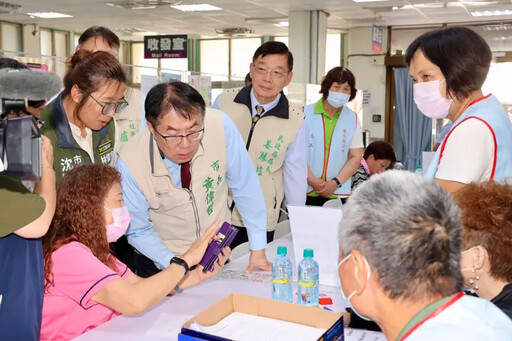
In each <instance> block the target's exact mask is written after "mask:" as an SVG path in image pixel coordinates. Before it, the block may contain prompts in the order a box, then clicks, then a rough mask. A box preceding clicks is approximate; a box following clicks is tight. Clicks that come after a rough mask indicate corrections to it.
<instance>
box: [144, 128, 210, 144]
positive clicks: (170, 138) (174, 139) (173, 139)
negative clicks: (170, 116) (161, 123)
mask: <svg viewBox="0 0 512 341" xmlns="http://www.w3.org/2000/svg"><path fill="white" fill-rule="evenodd" d="M154 130H155V132H156V133H157V134H158V135H160V137H162V138H163V139H164V140H165V142H166V143H167V144H171V145H175V144H180V143H181V141H182V140H183V138H186V139H187V140H189V141H190V142H192V141H197V140H200V139H202V138H203V135H204V128H203V129H201V130H199V131H196V132H193V133H190V134H187V135H167V136H165V135H162V134H160V133H159V132H158V131H157V130H156V128H154Z"/></svg>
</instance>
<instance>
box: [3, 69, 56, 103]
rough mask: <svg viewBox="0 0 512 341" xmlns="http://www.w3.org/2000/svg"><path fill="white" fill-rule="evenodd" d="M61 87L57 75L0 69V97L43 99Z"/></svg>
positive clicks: (9, 98)
mask: <svg viewBox="0 0 512 341" xmlns="http://www.w3.org/2000/svg"><path fill="white" fill-rule="evenodd" d="M61 89H62V81H61V79H60V77H59V76H57V75H55V74H53V73H48V72H42V71H34V70H14V69H1V70H0V98H2V99H8V100H26V101H43V100H48V99H50V98H52V97H53V96H55V95H56V94H58V93H59V92H60V91H61Z"/></svg>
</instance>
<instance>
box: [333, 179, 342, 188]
mask: <svg viewBox="0 0 512 341" xmlns="http://www.w3.org/2000/svg"><path fill="white" fill-rule="evenodd" d="M332 180H334V181H336V183H337V184H338V188H340V187H341V182H340V180H338V178H337V177H334V178H332Z"/></svg>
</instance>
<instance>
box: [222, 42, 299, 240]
mask: <svg viewBox="0 0 512 341" xmlns="http://www.w3.org/2000/svg"><path fill="white" fill-rule="evenodd" d="M292 70H293V56H292V54H291V52H290V51H289V50H288V48H287V47H286V45H285V44H283V43H281V42H277V41H271V42H267V43H265V44H263V45H261V46H260V47H259V48H258V49H257V50H256V52H255V53H254V56H253V59H252V63H251V65H250V75H251V77H252V86H246V87H244V88H242V89H241V90H240V89H228V90H225V91H224V93H223V94H222V95H221V99H220V110H222V111H224V112H225V113H226V114H228V115H229V117H230V118H231V119H232V120H233V121H234V122H235V124H236V126H237V128H238V130H239V131H240V133H241V134H242V137H243V139H244V142H245V144H246V148H247V150H248V152H249V155H250V157H251V159H252V162H253V164H254V167H255V169H256V173H257V174H258V176H259V180H260V183H261V187H262V189H263V194H264V196H265V203H266V209H267V229H268V232H267V240H268V241H269V242H270V241H272V240H273V237H274V230H275V228H276V225H277V221H278V219H279V213H280V208H281V204H282V202H283V198H284V197H286V204H287V205H304V203H305V198H306V192H307V159H306V138H305V130H304V124H303V123H304V114H303V112H302V109H301V108H300V106H297V105H292V104H290V103H289V102H288V99H287V98H286V96H285V95H284V93H283V88H284V87H285V86H287V85H288V84H290V81H291V80H292V76H293V71H292ZM232 208H233V216H232V222H233V225H236V226H240V227H243V226H245V224H244V222H243V221H242V219H241V216H240V213H239V210H238V208H239V207H238V204H236V202H235V204H234V205H233V206H232ZM246 232H247V231H246V230H245V229H244V228H242V229H241V231H240V232H239V233H238V235H237V237H236V239H235V241H234V243H233V244H234V245H237V244H240V243H243V242H245V241H246V240H247V233H246Z"/></svg>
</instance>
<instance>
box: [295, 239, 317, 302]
mask: <svg viewBox="0 0 512 341" xmlns="http://www.w3.org/2000/svg"><path fill="white" fill-rule="evenodd" d="M298 287H299V304H302V305H307V306H315V307H316V306H318V263H317V262H316V261H315V260H314V259H313V250H311V249H304V259H303V260H302V261H301V262H300V264H299V283H298Z"/></svg>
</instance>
